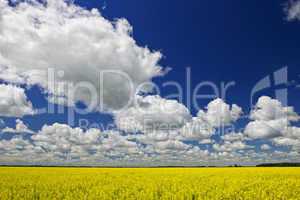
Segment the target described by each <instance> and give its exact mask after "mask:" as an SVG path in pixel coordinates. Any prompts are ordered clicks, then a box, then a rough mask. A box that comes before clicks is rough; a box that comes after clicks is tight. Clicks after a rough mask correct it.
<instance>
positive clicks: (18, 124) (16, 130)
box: [2, 119, 34, 134]
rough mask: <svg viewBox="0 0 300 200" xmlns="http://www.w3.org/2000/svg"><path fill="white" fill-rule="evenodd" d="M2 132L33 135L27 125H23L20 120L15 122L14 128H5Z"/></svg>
mask: <svg viewBox="0 0 300 200" xmlns="http://www.w3.org/2000/svg"><path fill="white" fill-rule="evenodd" d="M2 132H6V133H29V134H34V131H32V130H30V129H29V128H28V127H27V125H25V124H24V122H23V121H22V120H20V119H17V120H16V128H9V127H6V128H4V129H3V130H2Z"/></svg>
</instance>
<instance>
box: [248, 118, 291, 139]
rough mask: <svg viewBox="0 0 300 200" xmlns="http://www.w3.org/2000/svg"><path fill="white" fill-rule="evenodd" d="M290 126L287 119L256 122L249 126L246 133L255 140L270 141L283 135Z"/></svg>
mask: <svg viewBox="0 0 300 200" xmlns="http://www.w3.org/2000/svg"><path fill="white" fill-rule="evenodd" d="M288 126H289V122H288V120H286V119H276V120H269V121H263V120H256V121H252V122H249V123H248V124H247V126H246V128H245V133H246V135H247V136H249V137H250V138H253V139H270V138H275V137H278V136H281V135H283V134H284V131H285V130H286V128H287V127H288Z"/></svg>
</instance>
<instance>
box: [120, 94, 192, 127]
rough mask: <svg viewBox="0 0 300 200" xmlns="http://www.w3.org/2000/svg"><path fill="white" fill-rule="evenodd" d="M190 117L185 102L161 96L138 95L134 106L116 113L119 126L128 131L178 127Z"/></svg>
mask: <svg viewBox="0 0 300 200" xmlns="http://www.w3.org/2000/svg"><path fill="white" fill-rule="evenodd" d="M190 119H191V115H190V112H189V110H188V109H187V108H186V107H185V106H184V105H183V104H180V103H178V102H177V101H176V100H167V99H164V98H161V97H159V96H146V97H141V96H138V97H137V101H136V103H135V105H134V106H132V107H130V108H128V109H125V110H122V111H121V112H117V113H116V114H115V122H116V124H117V126H118V127H119V128H120V129H121V130H124V131H127V132H138V131H142V132H152V131H154V130H165V131H168V130H173V129H178V128H181V127H182V126H183V125H184V124H185V123H186V122H187V121H189V120H190Z"/></svg>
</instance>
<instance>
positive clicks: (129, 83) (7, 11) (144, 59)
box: [0, 0, 163, 111]
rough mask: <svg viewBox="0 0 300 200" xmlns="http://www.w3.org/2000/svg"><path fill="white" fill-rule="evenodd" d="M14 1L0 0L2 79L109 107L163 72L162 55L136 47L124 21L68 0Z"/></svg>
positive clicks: (59, 100)
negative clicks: (51, 71)
mask: <svg viewBox="0 0 300 200" xmlns="http://www.w3.org/2000/svg"><path fill="white" fill-rule="evenodd" d="M16 2H17V4H16V6H9V5H8V1H7V0H0V78H2V79H4V80H6V81H10V82H21V83H27V84H30V85H32V84H38V85H40V86H41V87H43V88H44V89H45V91H46V92H47V93H48V94H49V96H50V97H49V98H50V99H51V101H52V102H57V103H66V102H68V104H70V105H73V104H74V102H77V101H82V102H84V103H85V104H87V105H89V106H90V108H91V109H93V110H101V111H102V110H109V111H111V110H116V109H120V108H122V107H123V106H125V105H127V103H128V102H129V101H130V100H131V99H132V98H133V97H134V96H135V91H133V90H132V89H136V88H137V87H138V86H139V85H140V84H141V83H144V82H146V81H150V80H151V79H152V78H153V77H156V76H159V75H161V74H162V73H163V72H162V68H161V67H160V66H159V64H158V62H159V60H160V59H161V54H160V53H159V52H153V51H151V50H149V49H148V48H147V47H140V46H138V45H137V44H136V41H135V40H134V38H133V37H132V35H131V33H132V27H131V25H130V24H129V23H128V21H127V20H126V19H117V20H115V21H109V20H107V19H105V18H104V17H103V16H102V15H101V14H100V12H99V11H98V10H97V9H92V10H87V9H84V8H82V7H80V6H78V5H75V4H73V3H72V2H71V1H68V2H65V1H63V0H46V1H45V3H44V4H41V3H39V1H35V0H31V1H16ZM49 68H51V69H54V70H55V74H56V77H55V81H53V80H49V79H48V76H47V75H49V74H48V73H47V70H48V69H49ZM108 71H110V72H108ZM100 73H103V77H102V79H100V78H101V76H100ZM57 74H59V75H57ZM48 85H53V86H51V87H48ZM83 86H84V87H83ZM91 88H92V89H91ZM62 89H63V90H62ZM75 91H76V94H75ZM56 99H57V100H56ZM90 102H93V103H92V104H91V103H90Z"/></svg>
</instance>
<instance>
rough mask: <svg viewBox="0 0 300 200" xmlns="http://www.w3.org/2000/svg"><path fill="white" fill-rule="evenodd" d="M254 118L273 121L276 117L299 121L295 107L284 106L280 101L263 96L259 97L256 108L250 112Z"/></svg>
mask: <svg viewBox="0 0 300 200" xmlns="http://www.w3.org/2000/svg"><path fill="white" fill-rule="evenodd" d="M250 118H251V119H252V120H262V121H271V120H276V119H287V120H289V121H298V120H299V116H298V114H297V113H296V112H295V111H294V108H293V107H284V106H283V105H282V104H281V102H280V101H278V100H276V99H271V98H270V97H267V96H262V97H260V98H259V99H258V101H257V104H256V106H255V108H254V110H253V111H252V112H251V114H250Z"/></svg>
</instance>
